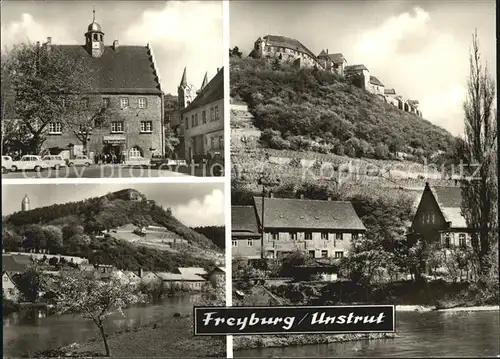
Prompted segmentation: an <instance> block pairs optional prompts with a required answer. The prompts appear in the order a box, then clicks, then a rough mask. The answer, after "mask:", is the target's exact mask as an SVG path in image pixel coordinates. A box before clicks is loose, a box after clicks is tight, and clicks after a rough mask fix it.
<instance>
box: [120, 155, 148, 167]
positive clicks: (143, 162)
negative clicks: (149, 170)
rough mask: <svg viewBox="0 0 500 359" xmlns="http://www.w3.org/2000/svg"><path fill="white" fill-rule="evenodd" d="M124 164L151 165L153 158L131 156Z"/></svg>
mask: <svg viewBox="0 0 500 359" xmlns="http://www.w3.org/2000/svg"><path fill="white" fill-rule="evenodd" d="M123 164H124V165H125V166H149V165H151V160H150V159H149V158H144V157H129V158H128V159H126V160H125V162H124V163H123Z"/></svg>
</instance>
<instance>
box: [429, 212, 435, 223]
mask: <svg viewBox="0 0 500 359" xmlns="http://www.w3.org/2000/svg"><path fill="white" fill-rule="evenodd" d="M430 222H431V223H435V222H436V214H435V213H431V214H430Z"/></svg>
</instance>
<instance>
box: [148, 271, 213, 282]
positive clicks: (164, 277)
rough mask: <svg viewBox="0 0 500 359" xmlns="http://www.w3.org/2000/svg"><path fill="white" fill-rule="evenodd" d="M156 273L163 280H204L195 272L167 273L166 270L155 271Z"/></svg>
mask: <svg viewBox="0 0 500 359" xmlns="http://www.w3.org/2000/svg"><path fill="white" fill-rule="evenodd" d="M156 275H157V276H158V277H159V278H160V279H161V280H163V281H166V282H173V281H180V282H182V281H186V282H193V281H205V278H202V277H200V276H199V275H196V274H177V273H168V272H157V273H156Z"/></svg>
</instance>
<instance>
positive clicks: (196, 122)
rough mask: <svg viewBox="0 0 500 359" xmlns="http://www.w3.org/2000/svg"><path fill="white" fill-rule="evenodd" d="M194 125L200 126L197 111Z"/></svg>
mask: <svg viewBox="0 0 500 359" xmlns="http://www.w3.org/2000/svg"><path fill="white" fill-rule="evenodd" d="M194 125H195V126H198V114H197V113H195V114H194Z"/></svg>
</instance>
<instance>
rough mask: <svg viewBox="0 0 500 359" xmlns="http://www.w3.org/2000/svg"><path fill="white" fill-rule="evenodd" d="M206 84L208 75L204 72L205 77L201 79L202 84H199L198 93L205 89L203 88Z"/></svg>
mask: <svg viewBox="0 0 500 359" xmlns="http://www.w3.org/2000/svg"><path fill="white" fill-rule="evenodd" d="M207 84H208V73H207V72H205V77H204V78H203V82H202V84H201V87H200V91H201V90H203V89H204V88H205V86H207Z"/></svg>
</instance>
